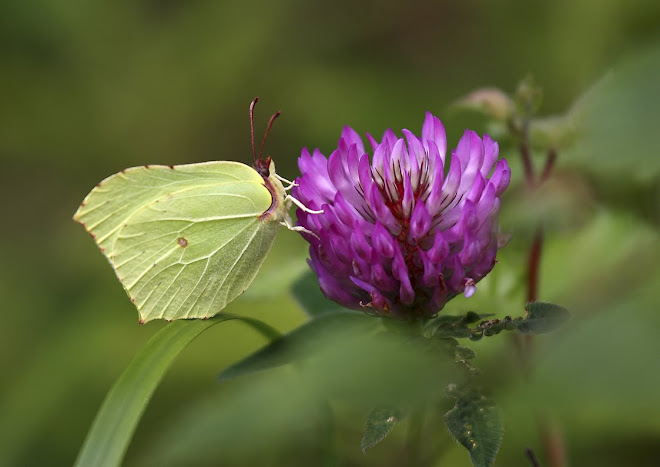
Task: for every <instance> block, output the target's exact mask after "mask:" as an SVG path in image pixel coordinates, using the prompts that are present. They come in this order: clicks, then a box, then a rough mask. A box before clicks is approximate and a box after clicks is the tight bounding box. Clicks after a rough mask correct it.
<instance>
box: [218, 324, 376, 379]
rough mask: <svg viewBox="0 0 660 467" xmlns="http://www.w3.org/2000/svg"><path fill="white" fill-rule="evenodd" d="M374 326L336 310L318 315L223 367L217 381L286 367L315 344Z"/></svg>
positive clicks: (311, 350)
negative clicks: (336, 335)
mask: <svg viewBox="0 0 660 467" xmlns="http://www.w3.org/2000/svg"><path fill="white" fill-rule="evenodd" d="M374 324H375V320H374V318H372V317H369V316H366V315H364V314H362V313H358V312H352V311H337V312H333V313H326V314H323V315H320V316H319V317H318V318H316V319H314V320H311V321H308V322H307V323H305V324H303V325H302V326H300V327H298V328H296V329H294V330H293V331H291V332H289V333H288V334H286V335H284V336H282V337H281V338H280V339H277V340H274V341H273V342H271V343H270V344H268V345H267V346H266V347H264V348H262V349H261V350H258V351H257V352H255V353H253V354H252V355H250V356H248V357H246V358H244V359H243V360H241V361H239V362H237V363H235V364H234V365H231V366H230V367H228V368H226V369H225V370H224V371H222V373H220V375H219V376H218V378H219V379H220V380H221V381H225V380H228V379H232V378H236V377H238V376H242V375H245V374H249V373H254V372H256V371H262V370H266V369H269V368H274V367H278V366H282V365H286V364H287V363H291V362H293V361H295V360H297V359H298V358H300V356H301V355H307V354H310V353H312V352H313V350H314V348H315V347H317V345H318V343H319V342H321V341H323V340H324V339H325V338H326V337H327V336H331V335H332V334H333V333H335V332H337V331H342V332H343V334H342V335H343V336H344V337H345V336H346V335H347V334H346V333H347V332H351V331H352V332H355V333H361V332H364V331H365V330H367V329H368V328H369V327H372V326H374Z"/></svg>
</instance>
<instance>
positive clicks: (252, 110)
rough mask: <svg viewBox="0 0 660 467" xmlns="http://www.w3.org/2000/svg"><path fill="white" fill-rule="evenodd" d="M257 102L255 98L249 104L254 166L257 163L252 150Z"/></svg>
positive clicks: (255, 155) (255, 154)
mask: <svg viewBox="0 0 660 467" xmlns="http://www.w3.org/2000/svg"><path fill="white" fill-rule="evenodd" d="M258 100H259V98H258V97H255V98H254V99H252V102H251V103H250V136H251V139H252V156H253V157H254V162H255V164H256V163H257V151H256V150H255V148H254V106H255V105H257V101H258ZM262 146H263V144H262Z"/></svg>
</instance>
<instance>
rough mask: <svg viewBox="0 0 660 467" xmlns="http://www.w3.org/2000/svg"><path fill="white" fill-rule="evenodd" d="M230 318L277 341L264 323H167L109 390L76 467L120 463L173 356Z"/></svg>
mask: <svg viewBox="0 0 660 467" xmlns="http://www.w3.org/2000/svg"><path fill="white" fill-rule="evenodd" d="M233 319H238V320H240V321H242V322H244V323H246V324H248V325H250V326H251V327H253V328H254V329H255V330H256V331H258V332H259V333H261V334H263V335H264V336H265V337H267V338H269V339H271V340H272V339H275V338H278V337H280V334H279V332H277V331H276V330H275V329H273V328H272V327H270V326H269V325H267V324H266V323H264V322H262V321H259V320H256V319H252V318H245V317H241V316H236V315H230V314H221V315H218V316H216V317H214V318H212V319H208V320H180V321H174V322H172V323H170V324H168V325H167V326H166V327H164V328H163V329H162V330H161V331H159V332H158V333H157V334H156V335H155V336H153V337H152V338H151V339H150V340H149V342H147V344H146V345H145V346H144V347H143V348H142V349H141V350H140V351H139V352H138V353H137V355H136V356H135V357H134V358H133V360H132V361H131V363H129V365H128V367H127V368H126V370H124V372H123V373H122V375H121V376H120V377H119V379H118V380H117V381H116V382H115V384H114V385H113V386H112V388H110V391H109V392H108V395H107V396H106V398H105V400H104V401H103V405H102V406H101V408H100V410H99V411H98V413H97V414H96V418H95V419H94V423H93V424H92V427H91V428H90V430H89V432H88V433H87V438H86V439H85V442H84V444H83V446H82V449H81V450H80V453H79V454H78V459H77V460H76V464H75V465H76V466H80V467H82V466H85V467H87V466H104V467H106V466H107V467H111V466H113V467H114V466H118V465H120V464H121V462H122V459H123V457H124V455H125V453H126V449H127V448H128V445H129V443H130V441H131V438H132V437H133V433H134V432H135V428H136V427H137V424H138V422H139V421H140V418H141V416H142V413H143V412H144V410H145V408H146V406H147V404H148V403H149V399H151V396H152V394H153V393H154V391H155V390H156V387H157V386H158V384H159V383H160V381H161V379H162V378H163V376H164V375H165V372H166V371H167V369H168V368H169V367H170V365H171V364H172V362H173V361H174V359H175V358H176V357H177V355H179V353H180V352H181V351H182V350H183V349H184V348H185V347H186V346H187V345H188V344H189V343H190V342H191V341H192V340H193V339H194V338H195V337H197V336H198V335H199V334H201V333H202V332H204V331H205V330H207V329H208V328H210V327H212V326H214V325H216V324H218V323H221V322H223V321H229V320H233Z"/></svg>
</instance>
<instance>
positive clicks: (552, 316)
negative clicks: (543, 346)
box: [518, 302, 571, 334]
mask: <svg viewBox="0 0 660 467" xmlns="http://www.w3.org/2000/svg"><path fill="white" fill-rule="evenodd" d="M525 310H527V312H528V316H527V318H525V319H524V320H523V321H522V322H521V323H520V324H519V325H518V330H519V331H520V332H524V333H525V334H543V333H545V332H550V331H554V330H555V329H557V328H559V327H560V326H561V325H562V324H564V323H565V322H566V321H567V320H568V319H569V318H570V317H571V314H570V313H569V312H568V310H567V309H566V308H564V307H561V306H559V305H555V304H553V303H546V302H532V303H528V304H527V305H526V306H525Z"/></svg>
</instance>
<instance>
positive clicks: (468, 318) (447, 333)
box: [424, 311, 492, 337]
mask: <svg viewBox="0 0 660 467" xmlns="http://www.w3.org/2000/svg"><path fill="white" fill-rule="evenodd" d="M488 316H492V314H490V313H488V314H478V313H475V312H474V311H468V312H467V313H466V314H465V315H459V316H456V315H439V316H438V317H436V318H434V319H432V320H431V321H429V322H428V323H427V324H426V326H425V327H424V335H425V336H426V337H433V336H437V337H470V336H471V335H472V333H473V331H472V329H470V328H469V327H468V325H469V324H472V323H476V322H477V321H479V320H481V319H483V318H486V317H488Z"/></svg>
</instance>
